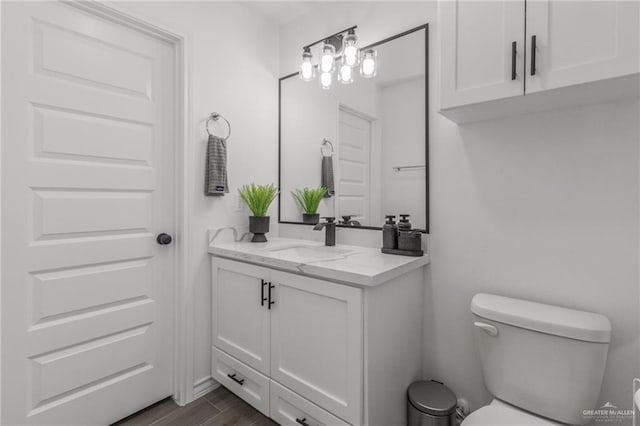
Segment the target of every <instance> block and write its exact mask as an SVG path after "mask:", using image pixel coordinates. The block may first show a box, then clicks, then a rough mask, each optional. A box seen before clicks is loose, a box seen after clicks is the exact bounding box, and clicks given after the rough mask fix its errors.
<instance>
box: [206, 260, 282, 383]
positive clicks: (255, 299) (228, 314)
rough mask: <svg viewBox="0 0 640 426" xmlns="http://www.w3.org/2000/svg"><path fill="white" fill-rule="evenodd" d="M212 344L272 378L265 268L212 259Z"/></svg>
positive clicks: (267, 277) (267, 273)
mask: <svg viewBox="0 0 640 426" xmlns="http://www.w3.org/2000/svg"><path fill="white" fill-rule="evenodd" d="M211 265H212V268H211V269H212V270H211V276H212V279H213V288H212V302H213V304H212V307H213V311H212V329H213V345H214V346H216V347H218V348H219V349H222V350H223V351H225V352H226V353H228V354H229V355H232V356H234V357H235V358H237V359H238V360H240V361H242V362H244V363H245V364H247V365H249V366H250V367H253V368H255V369H256V370H258V371H260V372H262V373H264V374H266V375H269V309H268V300H267V295H268V292H269V288H268V286H269V283H268V280H269V274H270V273H271V272H270V271H269V270H268V269H266V268H261V267H258V266H253V265H248V264H246V263H240V262H233V261H230V260H226V259H220V258H216V257H213V258H212V261H211Z"/></svg>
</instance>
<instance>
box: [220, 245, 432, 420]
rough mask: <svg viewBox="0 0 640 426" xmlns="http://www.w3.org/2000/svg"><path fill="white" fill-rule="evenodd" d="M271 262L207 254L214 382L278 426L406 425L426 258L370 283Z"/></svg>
mask: <svg viewBox="0 0 640 426" xmlns="http://www.w3.org/2000/svg"><path fill="white" fill-rule="evenodd" d="M236 244H237V243H236ZM245 244H248V243H245ZM251 249H253V248H251ZM359 250H360V249H359ZM366 250H370V249H366ZM210 251H211V250H210ZM214 251H215V250H214ZM371 254H372V255H374V254H375V256H378V257H380V256H385V255H382V254H379V253H377V252H371ZM227 255H228V253H227ZM244 257H247V256H246V255H245V256H244ZM265 259H266V258H265V257H262V258H253V259H252V262H251V263H249V262H247V261H245V260H243V261H238V260H232V259H228V258H223V257H220V256H215V255H214V256H212V258H211V265H212V278H213V280H212V284H213V287H212V300H213V312H212V325H213V327H212V329H213V335H212V345H213V347H212V370H211V371H212V377H213V378H214V379H215V380H216V381H218V382H220V383H221V384H222V385H224V386H225V387H227V388H228V389H229V390H231V391H232V392H234V393H235V394H236V395H238V396H239V397H241V398H242V399H244V400H245V401H247V402H248V403H249V404H251V405H253V406H254V407H255V408H256V409H258V410H259V411H261V412H262V413H263V414H265V415H266V416H269V417H271V418H272V419H274V420H275V421H276V422H278V423H280V424H309V425H323V424H324V425H347V424H351V425H360V424H385V425H391V424H405V423H406V420H405V415H406V414H405V411H406V396H405V392H406V388H407V387H408V386H409V384H411V383H412V382H413V381H415V380H419V379H421V378H422V375H421V372H422V339H421V336H422V323H423V314H422V311H423V308H422V306H423V286H424V275H423V269H424V268H423V267H422V266H423V265H424V264H425V263H426V262H427V261H428V260H426V259H419V260H416V259H415V258H414V259H413V265H411V262H412V261H411V260H410V259H407V260H404V259H403V261H404V263H405V265H404V266H405V268H400V269H399V270H397V271H396V274H392V275H391V276H390V277H389V278H388V279H387V278H383V279H385V281H384V282H380V283H376V284H375V285H373V281H372V282H371V285H366V284H363V282H360V283H354V282H346V281H341V282H337V281H336V280H327V279H322V278H319V277H317V276H309V274H308V273H304V272H301V270H300V269H302V270H304V266H305V265H303V264H300V263H296V262H292V265H297V266H295V267H296V268H299V269H298V272H292V271H289V270H283V269H288V267H287V266H286V262H282V261H281V260H280V262H279V263H278V266H277V267H274V266H273V265H269V263H272V262H268V261H266V262H264V261H265ZM405 259H406V258H405ZM360 260H362V258H361V259H360ZM346 261H347V260H345V259H339V260H333V262H338V263H340V262H342V267H344V266H345V263H344V262H346ZM394 261H395V259H394ZM261 262H264V263H266V264H267V265H262V264H260V263H261ZM354 262H357V260H354ZM255 263H258V264H255ZM322 263H324V264H325V265H326V264H329V265H330V264H331V263H332V261H331V260H328V261H326V262H322ZM317 265H318V263H317V262H315V265H314V266H316V267H317ZM407 265H409V266H410V267H409V268H406V266H407ZM411 266H412V267H411ZM395 269H397V268H395ZM356 281H357V280H356Z"/></svg>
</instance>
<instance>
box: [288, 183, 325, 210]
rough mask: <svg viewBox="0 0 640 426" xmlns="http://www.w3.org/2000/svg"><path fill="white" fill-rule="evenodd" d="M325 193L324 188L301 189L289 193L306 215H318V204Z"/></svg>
mask: <svg viewBox="0 0 640 426" xmlns="http://www.w3.org/2000/svg"><path fill="white" fill-rule="evenodd" d="M326 193H327V189H326V188H324V187H320V188H302V189H296V190H295V191H291V195H293V198H294V199H295V200H296V203H298V206H300V208H301V209H302V211H304V212H305V213H307V214H316V213H318V207H320V202H321V201H322V199H323V198H324V195H325V194H326Z"/></svg>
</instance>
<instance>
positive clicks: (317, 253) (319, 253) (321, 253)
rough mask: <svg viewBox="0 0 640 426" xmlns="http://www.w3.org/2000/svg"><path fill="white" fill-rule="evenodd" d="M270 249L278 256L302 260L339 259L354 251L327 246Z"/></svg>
mask: <svg viewBox="0 0 640 426" xmlns="http://www.w3.org/2000/svg"><path fill="white" fill-rule="evenodd" d="M270 251H271V253H273V254H275V255H277V256H279V257H283V258H288V259H296V260H304V261H318V260H330V259H340V258H343V257H344V256H346V255H348V254H353V253H356V252H355V250H351V249H344V248H340V247H327V246H294V247H280V248H274V249H271V250H270Z"/></svg>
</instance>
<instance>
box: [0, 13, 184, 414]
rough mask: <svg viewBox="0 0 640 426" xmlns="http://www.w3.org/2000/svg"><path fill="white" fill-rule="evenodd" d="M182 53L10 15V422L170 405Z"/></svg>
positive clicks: (5, 30) (119, 29) (6, 251)
mask: <svg viewBox="0 0 640 426" xmlns="http://www.w3.org/2000/svg"><path fill="white" fill-rule="evenodd" d="M173 67H174V62H173V49H172V47H171V46H170V45H168V44H166V43H164V42H161V41H159V40H156V39H154V38H152V37H150V36H148V35H146V34H143V33H142V32H139V31H137V30H134V29H132V28H129V27H124V26H122V25H120V24H116V23H114V22H110V21H108V20H106V19H104V18H99V17H97V16H94V15H92V14H91V13H89V12H87V11H81V10H79V9H77V8H76V7H74V6H72V5H69V4H63V3H60V2H42V3H35V2H4V3H3V4H2V91H3V92H2V390H3V392H2V421H1V422H2V424H20V425H22V424H64V425H72V424H83V425H88V424H108V423H111V422H113V421H115V420H117V419H119V418H122V417H124V416H127V415H129V414H131V413H132V412H135V411H137V410H139V409H141V408H143V407H145V406H147V405H149V404H151V403H153V402H155V401H158V400H160V399H162V398H165V397H167V396H169V395H171V393H172V375H173V373H172V339H173V336H172V324H171V321H172V316H173V314H172V286H173V258H174V254H173V251H174V248H173V246H172V245H167V246H159V245H158V244H157V243H156V234H157V233H160V232H168V233H171V232H172V228H173V226H174V219H173V211H174V191H173V184H172V175H173V161H172V146H173V145H172V144H173V140H172V134H173V127H174V126H173V124H172V117H173V114H174V112H173V104H174V94H173V83H172V81H173Z"/></svg>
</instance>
